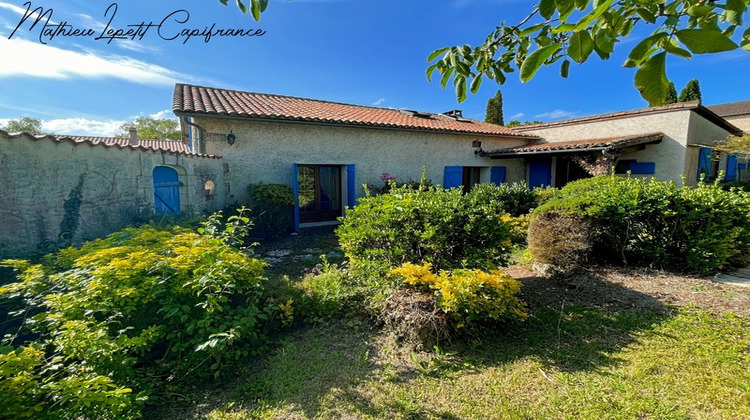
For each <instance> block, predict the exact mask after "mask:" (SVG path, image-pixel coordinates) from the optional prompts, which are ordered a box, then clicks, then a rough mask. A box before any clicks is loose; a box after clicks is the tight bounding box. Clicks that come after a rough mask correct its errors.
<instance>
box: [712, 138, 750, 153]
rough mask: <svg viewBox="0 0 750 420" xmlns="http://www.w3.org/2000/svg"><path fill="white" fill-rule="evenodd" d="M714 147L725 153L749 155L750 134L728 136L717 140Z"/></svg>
mask: <svg viewBox="0 0 750 420" xmlns="http://www.w3.org/2000/svg"><path fill="white" fill-rule="evenodd" d="M716 148H717V149H719V150H721V151H724V152H727V153H740V154H745V155H750V134H745V135H744V136H730V137H729V138H727V139H726V140H724V141H721V142H717V144H716Z"/></svg>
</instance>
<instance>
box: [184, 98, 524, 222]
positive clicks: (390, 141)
mask: <svg viewBox="0 0 750 420" xmlns="http://www.w3.org/2000/svg"><path fill="white" fill-rule="evenodd" d="M173 110H174V113H175V114H176V115H177V116H178V117H179V118H180V121H181V124H182V127H183V130H184V133H185V137H186V141H187V142H188V143H189V144H190V145H191V148H192V150H193V151H197V152H199V153H203V154H211V155H221V156H223V162H224V164H225V165H227V166H228V167H229V173H230V175H229V179H228V181H227V182H226V184H225V188H226V195H225V197H226V199H227V202H228V203H232V202H235V201H237V202H240V203H242V202H245V201H246V200H247V199H248V192H247V187H248V185H249V184H257V183H266V184H284V185H289V186H291V187H292V188H293V189H294V191H295V194H296V196H297V198H298V206H296V209H295V224H296V226H297V227H299V225H300V224H302V225H305V224H309V223H320V222H324V223H325V222H331V221H335V220H336V218H337V217H340V216H342V215H343V213H344V212H345V209H346V207H347V206H353V205H354V204H355V199H356V198H357V197H361V196H363V195H364V190H363V184H373V185H382V180H381V176H382V175H383V174H391V175H394V176H395V177H396V178H397V180H398V181H399V182H408V181H409V180H419V179H420V177H421V175H422V168H423V167H425V168H426V172H427V173H426V175H427V178H428V179H429V180H431V181H432V182H434V183H435V184H441V185H444V186H446V187H456V186H464V187H465V188H467V189H468V188H470V187H471V185H473V184H475V183H478V182H496V183H500V182H505V181H506V179H507V178H516V177H518V176H520V175H519V174H509V173H507V172H506V170H507V168H506V166H505V165H504V163H503V162H502V161H498V160H494V159H491V158H490V157H487V156H483V155H481V154H479V153H478V151H479V150H480V149H481V148H491V149H497V148H501V147H512V146H517V145H522V144H526V143H528V142H529V141H536V140H538V138H537V136H535V135H533V134H524V133H519V132H515V131H513V130H510V129H508V128H505V127H501V126H498V125H493V124H488V123H484V122H480V121H475V120H471V119H468V118H464V117H463V116H462V115H461V112H460V111H450V112H446V113H444V114H431V113H423V112H417V111H410V110H398V109H385V108H375V107H369V106H358V105H348V104H342V103H336V102H328V101H321V100H314V99H305V98H295V97H289V96H280V95H270V94H263V93H252V92H240V91H234V90H227V89H216V88H209V87H201V86H192V85H183V84H178V85H177V86H176V87H175V91H174V102H173Z"/></svg>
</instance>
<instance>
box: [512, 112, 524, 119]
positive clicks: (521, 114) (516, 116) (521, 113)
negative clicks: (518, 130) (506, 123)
mask: <svg viewBox="0 0 750 420" xmlns="http://www.w3.org/2000/svg"><path fill="white" fill-rule="evenodd" d="M524 115H526V114H524V113H523V112H519V113H518V114H513V115H511V116H510V119H511V120H517V119H519V118H521V117H523V116H524Z"/></svg>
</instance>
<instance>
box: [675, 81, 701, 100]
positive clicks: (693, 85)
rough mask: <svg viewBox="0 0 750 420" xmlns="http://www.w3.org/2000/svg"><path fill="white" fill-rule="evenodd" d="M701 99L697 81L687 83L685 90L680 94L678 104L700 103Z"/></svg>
mask: <svg viewBox="0 0 750 420" xmlns="http://www.w3.org/2000/svg"><path fill="white" fill-rule="evenodd" d="M701 99H702V98H701V86H700V84H699V83H698V79H693V80H691V81H689V82H687V85H685V88H684V89H682V92H680V102H690V101H700V100H701Z"/></svg>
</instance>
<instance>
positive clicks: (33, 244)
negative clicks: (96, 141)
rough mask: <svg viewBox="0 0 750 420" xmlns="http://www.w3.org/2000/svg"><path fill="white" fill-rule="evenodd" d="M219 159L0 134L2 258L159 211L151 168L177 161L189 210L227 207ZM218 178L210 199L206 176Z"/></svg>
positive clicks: (97, 234)
mask: <svg viewBox="0 0 750 420" xmlns="http://www.w3.org/2000/svg"><path fill="white" fill-rule="evenodd" d="M222 163H223V162H222V161H221V159H212V158H200V157H193V156H187V155H182V154H175V153H166V152H153V151H144V150H140V149H134V148H130V147H125V148H119V147H117V146H113V147H106V146H103V145H91V144H89V143H74V142H72V141H59V142H58V141H55V140H51V139H49V138H41V139H38V138H33V137H28V136H11V135H4V134H2V133H0V185H2V187H1V188H0V218H2V220H3V222H4V223H3V228H2V229H1V230H0V258H7V257H16V256H26V255H29V254H35V253H44V252H47V251H50V250H52V249H55V248H56V247H58V246H60V245H65V244H68V243H78V242H80V241H83V240H87V239H91V238H95V237H100V236H103V235H106V234H108V233H111V232H113V231H115V230H117V229H119V228H121V227H123V226H127V225H129V224H132V223H135V222H138V221H144V220H146V218H148V217H151V216H154V189H153V178H152V171H153V169H154V168H155V167H156V166H159V165H164V166H170V167H173V168H175V169H176V170H177V171H178V173H179V180H180V182H181V183H182V185H181V186H180V187H179V188H180V198H181V200H180V201H181V202H180V207H181V212H182V213H185V214H194V213H203V212H208V211H213V210H216V209H220V208H223V206H224V193H225V189H224V188H223V187H224V183H223V180H224V179H225V174H224V167H223V165H222ZM207 180H212V181H214V183H215V184H216V186H217V188H216V191H217V193H216V195H215V196H214V197H210V198H207V197H206V194H205V192H204V187H203V186H204V183H205V181H207Z"/></svg>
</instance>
